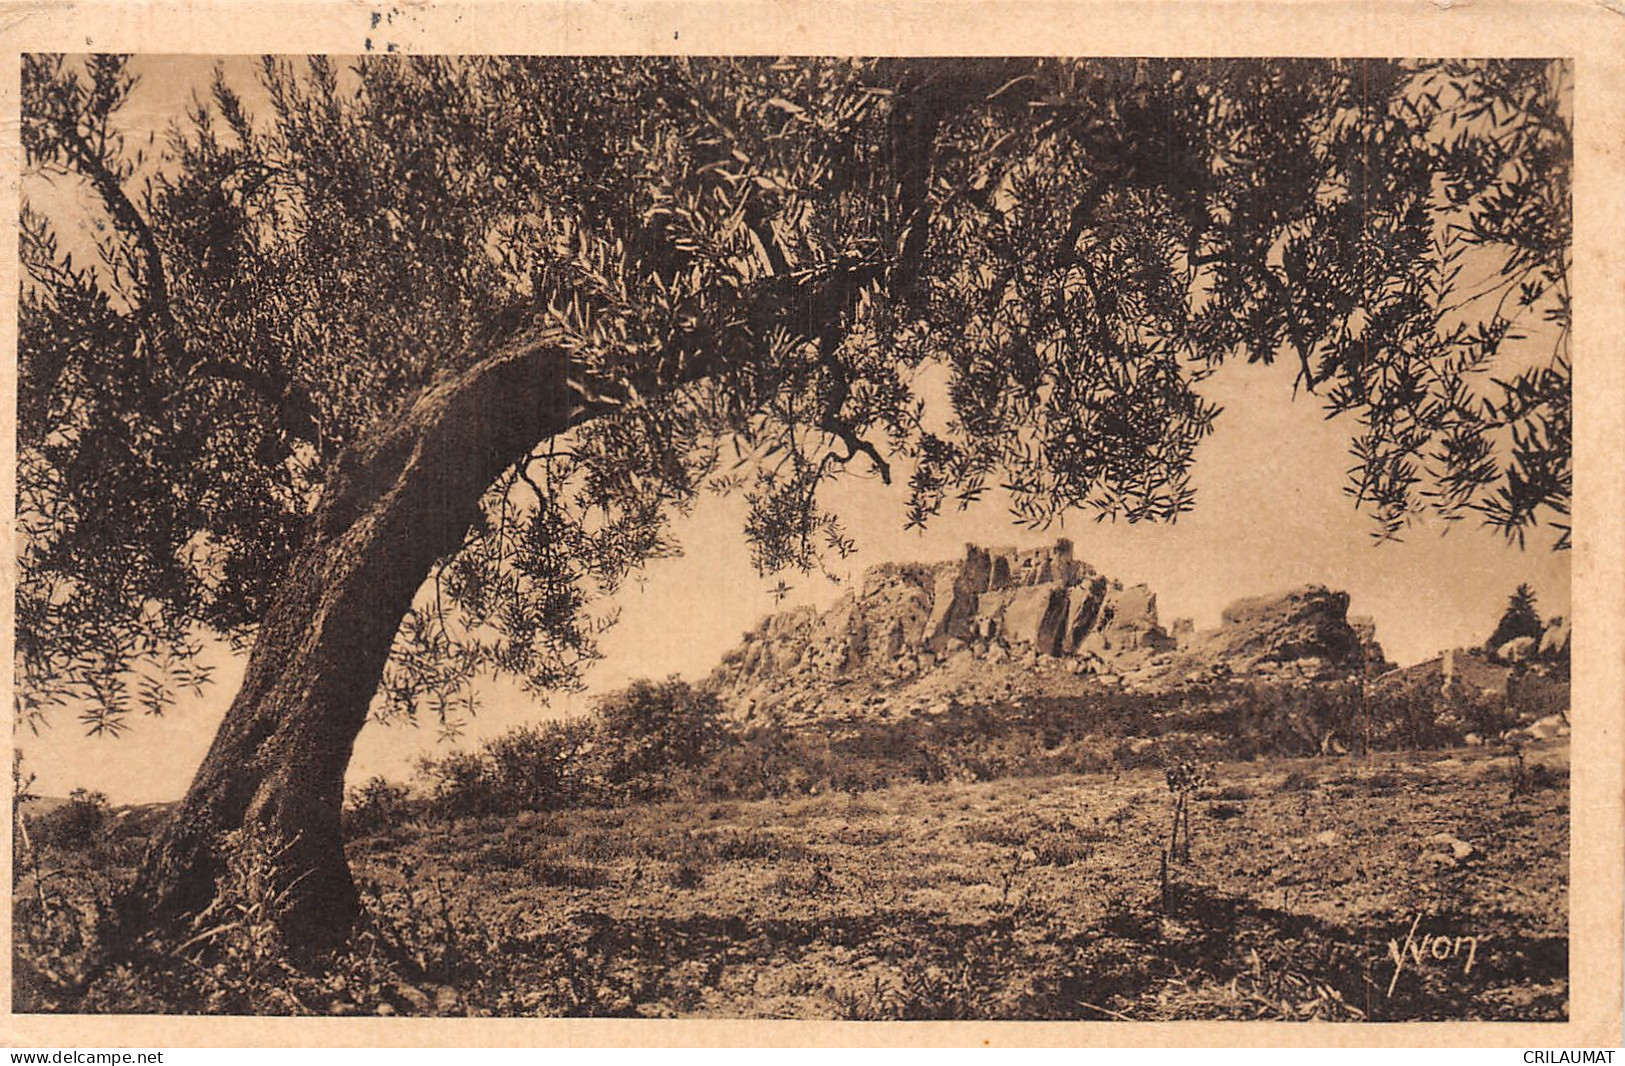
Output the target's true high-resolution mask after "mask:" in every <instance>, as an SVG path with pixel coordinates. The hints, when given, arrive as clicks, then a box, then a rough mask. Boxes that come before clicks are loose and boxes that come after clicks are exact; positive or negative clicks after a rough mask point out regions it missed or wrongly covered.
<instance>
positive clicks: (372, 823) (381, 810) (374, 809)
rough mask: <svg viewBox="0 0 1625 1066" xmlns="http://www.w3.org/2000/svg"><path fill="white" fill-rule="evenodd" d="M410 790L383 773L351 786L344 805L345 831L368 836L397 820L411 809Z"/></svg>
mask: <svg viewBox="0 0 1625 1066" xmlns="http://www.w3.org/2000/svg"><path fill="white" fill-rule="evenodd" d="M411 800H412V790H411V789H410V788H407V787H406V786H405V785H395V784H391V783H390V782H388V781H386V780H384V778H382V777H376V776H375V777H372V778H370V779H368V781H367V782H366V784H364V785H361V786H359V787H357V788H353V789H351V790H350V795H349V796H348V797H347V802H346V803H345V805H344V835H345V836H346V837H348V838H351V839H354V838H356V837H364V836H371V835H372V834H374V833H379V832H382V831H383V830H385V829H389V828H391V827H392V826H395V825H397V824H399V823H400V822H401V821H402V820H403V819H404V818H405V817H406V815H407V814H408V813H409V811H410V810H411Z"/></svg>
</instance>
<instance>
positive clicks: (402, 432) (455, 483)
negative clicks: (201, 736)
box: [125, 336, 596, 952]
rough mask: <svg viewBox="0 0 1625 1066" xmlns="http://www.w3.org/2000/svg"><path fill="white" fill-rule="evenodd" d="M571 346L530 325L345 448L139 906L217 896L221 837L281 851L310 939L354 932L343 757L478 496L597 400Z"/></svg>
mask: <svg viewBox="0 0 1625 1066" xmlns="http://www.w3.org/2000/svg"><path fill="white" fill-rule="evenodd" d="M568 365H569V361H568V357H567V355H566V354H565V353H564V352H563V351H562V350H560V349H559V348H557V347H556V346H554V345H553V344H552V343H551V341H550V340H549V338H547V337H545V336H544V337H537V336H530V337H527V338H524V339H521V340H518V341H515V342H513V343H510V344H509V345H508V346H506V347H505V348H503V349H502V350H501V351H499V352H497V353H495V354H493V355H492V356H490V357H488V358H486V359H484V360H483V361H481V362H480V363H478V364H476V365H475V366H473V367H472V368H470V369H468V370H465V371H464V372H462V373H461V374H459V375H457V376H455V377H449V378H446V379H443V380H441V381H439V382H437V383H435V384H434V385H432V386H430V387H429V388H428V389H426V390H425V391H424V392H423V393H422V394H421V395H420V397H419V398H418V399H417V401H416V402H415V403H414V404H412V406H411V407H410V408H409V409H408V410H407V411H406V412H405V413H404V414H403V415H401V416H400V418H399V419H398V420H396V421H395V422H393V423H391V424H390V425H388V426H387V427H385V428H384V429H383V430H382V431H381V432H380V433H379V434H378V435H377V437H376V438H374V439H372V440H369V441H366V442H363V443H360V444H358V445H356V446H354V447H353V448H352V449H351V450H350V452H349V453H347V454H346V455H344V456H343V457H341V459H340V461H339V464H338V467H337V469H336V470H335V473H334V475H333V478H332V480H331V481H330V482H329V484H328V486H327V488H326V490H325V491H324V492H323V495H322V498H321V501H320V503H319V504H318V506H317V509H316V511H315V513H314V514H313V516H312V522H311V525H310V530H309V533H308V535H307V536H308V539H307V541H306V543H305V544H304V546H303V547H302V549H301V550H300V551H299V553H298V554H297V555H296V556H295V558H294V560H293V562H292V564H291V565H290V566H289V569H288V573H287V576H286V578H285V580H284V583H283V585H282V587H281V589H280V590H279V591H278V593H277V595H276V596H275V598H274V600H273V602H272V604H271V606H270V608H269V610H268V611H267V613H266V616H265V618H264V620H263V622H262V624H261V626H260V630H259V634H258V638H257V639H256V641H255V644H254V649H253V652H252V655H251V657H250V659H249V663H248V669H247V673H246V675H245V677H244V679H243V685H242V688H241V690H240V691H239V692H238V694H237V696H236V698H235V699H234V700H233V701H232V704H231V708H230V710H228V711H227V713H226V717H225V720H224V721H223V722H222V723H221V726H220V730H219V732H218V734H217V735H216V736H215V740H214V744H213V745H212V746H211V747H210V749H209V753H208V755H207V757H206V758H205V759H204V760H203V764H202V766H201V767H200V769H199V770H198V773H197V776H196V778H195V779H194V780H193V782H192V786H191V788H190V789H189V790H188V792H187V794H186V798H185V799H184V800H183V801H182V803H181V806H180V808H179V810H178V811H177V812H176V814H175V816H174V818H173V819H172V820H171V822H170V823H169V824H168V826H167V827H166V828H165V829H164V830H163V832H162V833H161V834H160V835H159V836H158V837H157V838H156V839H155V841H154V842H153V844H152V846H151V848H150V849H149V851H148V854H147V857H146V861H145V863H144V864H143V867H142V870H141V873H140V875H139V877H138V879H137V882H136V885H135V887H134V889H133V890H132V892H131V894H130V895H129V897H127V899H126V900H125V918H126V921H127V922H129V921H131V920H132V919H133V922H134V927H135V928H138V929H152V928H157V929H169V930H171V931H173V930H174V929H176V928H177V927H178V924H179V923H180V922H181V921H182V920H184V919H185V918H187V917H188V916H193V915H196V914H198V913H200V912H202V911H203V910H204V909H205V908H207V907H208V906H209V904H210V903H211V901H213V900H214V898H215V896H216V892H217V881H218V879H219V878H220V876H221V875H222V874H223V873H224V872H225V871H226V869H227V863H228V861H229V855H228V853H227V852H228V849H227V848H226V847H225V846H224V841H223V837H224V835H225V834H227V833H232V832H235V831H239V830H240V831H241V838H240V839H241V842H242V843H244V844H249V845H251V846H253V847H254V848H256V849H259V850H261V851H262V853H263V854H265V855H269V856H272V857H274V862H273V865H272V876H271V878H270V889H271V891H272V892H274V893H277V894H279V895H280V896H281V897H282V898H281V903H280V905H279V907H278V915H279V917H278V924H279V926H280V928H281V930H282V932H283V934H284V939H285V940H286V941H287V943H288V944H289V946H290V947H291V948H293V949H294V950H296V951H301V952H305V951H311V950H320V949H322V948H325V947H329V946H332V945H335V944H337V943H338V942H340V941H341V940H342V939H343V938H344V937H345V935H346V934H347V933H348V932H349V930H350V927H351V925H352V923H353V921H354V918H355V916H356V914H357V904H358V900H357V895H356V890H355V885H354V883H353V882H352V881H351V879H350V872H349V868H348V866H347V864H346V862H345V859H344V851H343V836H342V832H341V827H340V818H341V812H342V800H343V790H344V774H345V769H346V767H347V766H348V765H349V761H350V755H351V751H352V749H353V748H354V745H355V740H356V736H357V735H358V734H359V733H360V731H361V727H362V725H363V724H364V723H365V721H366V716H367V709H368V705H369V704H370V702H371V700H372V698H373V695H374V693H375V692H376V690H377V688H378V683H379V680H380V678H381V676H382V673H383V669H384V665H385V662H386V660H387V659H388V655H389V650H390V646H391V644H392V643H393V641H394V637H395V634H396V630H397V629H398V627H399V625H400V620H401V618H402V617H403V616H404V615H405V613H406V611H407V610H408V609H409V608H410V606H411V603H412V599H413V597H414V596H415V595H416V593H417V591H418V589H419V588H420V587H421V586H422V584H423V582H424V581H425V580H426V579H427V578H428V576H429V573H430V571H431V570H432V568H433V566H434V564H435V562H436V561H437V560H439V559H441V558H442V557H444V556H446V555H448V554H451V553H453V552H455V551H457V550H458V548H459V547H460V546H461V545H462V543H463V540H464V537H465V536H466V534H467V533H468V530H469V528H470V526H471V524H472V522H473V521H474V520H475V518H476V517H477V514H478V506H479V501H480V498H481V496H483V495H484V493H485V492H486V491H487V490H488V489H489V488H490V486H491V485H492V483H493V482H495V481H496V479H497V478H498V477H499V476H500V475H501V474H502V473H503V471H505V470H506V469H507V468H508V467H510V466H512V465H513V464H514V463H515V462H517V461H518V460H520V459H522V458H523V457H524V456H525V455H526V454H527V453H528V452H529V450H530V449H531V448H533V447H535V445H536V444H537V442H539V441H541V440H544V439H546V438H548V437H551V436H553V435H554V434H557V433H559V432H562V431H564V430H566V429H568V428H570V426H572V425H575V424H578V423H579V422H580V421H582V420H583V419H584V418H587V417H590V416H591V415H592V414H594V413H596V412H594V411H592V410H590V409H589V408H586V407H584V406H583V405H582V404H581V403H580V402H579V401H580V397H579V396H578V395H577V394H576V393H575V392H573V391H572V390H571V389H570V388H569V385H568V382H567V376H566V374H567V370H568Z"/></svg>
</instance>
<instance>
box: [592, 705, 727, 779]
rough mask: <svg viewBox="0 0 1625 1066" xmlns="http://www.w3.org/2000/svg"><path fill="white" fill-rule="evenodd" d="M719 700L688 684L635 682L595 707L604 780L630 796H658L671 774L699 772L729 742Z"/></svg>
mask: <svg viewBox="0 0 1625 1066" xmlns="http://www.w3.org/2000/svg"><path fill="white" fill-rule="evenodd" d="M723 714H724V711H723V707H722V701H721V700H719V699H718V698H717V697H716V695H715V694H714V693H710V692H704V691H701V690H699V689H696V688H694V687H693V686H692V685H690V684H688V683H687V682H686V681H682V680H680V679H678V678H675V677H673V678H669V679H668V680H666V681H663V682H658V683H657V682H653V681H634V682H633V683H632V684H631V685H629V686H627V687H626V688H624V689H621V690H620V691H619V692H614V693H611V694H610V695H608V696H605V697H604V698H603V699H602V700H601V701H600V702H599V704H598V708H597V718H598V729H599V733H600V736H601V737H602V742H603V746H604V775H605V778H606V779H607V780H608V781H609V782H611V783H612V784H617V785H622V786H625V787H627V788H628V789H629V791H631V792H632V793H634V794H640V795H641V794H649V793H656V794H658V793H659V792H660V791H661V780H660V779H661V778H662V777H663V776H664V775H665V774H666V773H668V772H669V771H670V770H672V769H678V768H683V769H689V768H694V767H698V766H699V765H700V764H701V763H702V762H704V761H705V760H706V758H707V757H709V756H710V755H712V754H713V753H715V752H717V751H719V750H721V749H722V748H723V747H725V746H726V745H727V742H728V740H729V736H728V731H727V729H726V728H725V726H724V725H723Z"/></svg>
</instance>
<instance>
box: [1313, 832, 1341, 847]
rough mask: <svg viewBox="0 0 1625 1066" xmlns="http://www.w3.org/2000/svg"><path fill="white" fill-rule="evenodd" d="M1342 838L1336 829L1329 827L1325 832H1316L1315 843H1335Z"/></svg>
mask: <svg viewBox="0 0 1625 1066" xmlns="http://www.w3.org/2000/svg"><path fill="white" fill-rule="evenodd" d="M1340 839H1342V838H1341V837H1340V836H1338V833H1337V830H1335V829H1327V830H1325V831H1324V832H1320V833H1316V834H1315V843H1316V844H1320V845H1324V846H1329V845H1332V844H1335V843H1337V842H1338V841H1339V840H1340Z"/></svg>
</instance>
